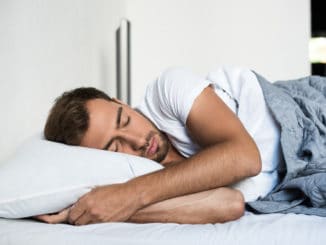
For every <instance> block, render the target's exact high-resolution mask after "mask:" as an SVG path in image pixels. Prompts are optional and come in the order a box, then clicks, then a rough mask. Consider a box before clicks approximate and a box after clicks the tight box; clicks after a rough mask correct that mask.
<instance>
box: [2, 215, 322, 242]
mask: <svg viewBox="0 0 326 245" xmlns="http://www.w3.org/2000/svg"><path fill="white" fill-rule="evenodd" d="M325 227H326V218H322V217H318V216H310V215H303V214H264V215H256V214H253V213H250V212H246V213H245V215H244V216H243V217H242V218H241V219H239V220H237V221H232V222H228V223H224V224H206V225H180V224H174V223H168V224H163V223H152V224H132V223H103V224H92V225H86V226H72V225H67V224H56V225H51V224H45V223H41V222H38V221H35V220H32V219H0V244H1V245H7V244H10V245H18V244H19V245H20V244H24V245H39V244H40V245H41V244H42V245H45V244H50V245H51V244H69V245H75V244H76V245H77V244H78V245H88V244H89V245H95V244H114V245H133V244H135V245H138V244H139V245H145V244H151V245H155V244H171V245H172V244H189V245H190V244H205V245H209V244H223V245H227V244H251V245H254V244H259V245H261V244H264V245H269V244H296V245H299V244H304V245H306V244H314V245H318V244H323V245H324V244H326V232H325Z"/></svg>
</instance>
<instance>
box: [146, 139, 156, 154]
mask: <svg viewBox="0 0 326 245" xmlns="http://www.w3.org/2000/svg"><path fill="white" fill-rule="evenodd" d="M157 146H158V144H157V140H156V139H155V137H154V136H153V137H152V138H151V140H150V142H149V146H148V148H147V151H146V155H147V156H151V155H154V153H156V151H157Z"/></svg>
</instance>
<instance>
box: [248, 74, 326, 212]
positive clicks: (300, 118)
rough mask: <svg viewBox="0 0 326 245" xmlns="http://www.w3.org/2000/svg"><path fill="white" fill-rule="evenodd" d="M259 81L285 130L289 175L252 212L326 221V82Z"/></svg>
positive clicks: (315, 79) (253, 204) (315, 78)
mask: <svg viewBox="0 0 326 245" xmlns="http://www.w3.org/2000/svg"><path fill="white" fill-rule="evenodd" d="M256 76H257V78H258V81H259V83H260V85H261V87H262V90H263V93H264V97H265V100H266V103H267V106H268V107H269V109H270V110H271V113H272V115H273V116H274V118H275V119H276V121H277V122H278V123H279V125H280V128H281V147H282V151H283V156H284V163H285V167H286V172H285V173H284V178H283V179H282V181H281V183H280V184H279V185H277V186H276V187H275V188H274V190H273V191H272V192H271V193H270V194H268V195H267V196H266V197H264V198H259V199H258V200H257V201H254V202H249V203H247V208H248V209H249V210H251V211H254V212H256V213H276V212H279V213H290V212H293V213H303V214H312V215H319V216H326V77H320V76H309V77H305V78H301V79H297V80H290V81H278V82H275V83H270V82H268V81H267V80H266V79H265V78H264V77H262V76H260V75H259V74H256Z"/></svg>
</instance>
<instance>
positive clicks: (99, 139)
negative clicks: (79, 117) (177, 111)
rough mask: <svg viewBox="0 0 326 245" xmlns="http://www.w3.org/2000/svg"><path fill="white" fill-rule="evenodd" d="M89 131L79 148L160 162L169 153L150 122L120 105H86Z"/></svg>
mask: <svg viewBox="0 0 326 245" xmlns="http://www.w3.org/2000/svg"><path fill="white" fill-rule="evenodd" d="M86 107H87V110H88V113H89V127H88V129H87V131H86V133H85V135H84V137H83V138H82V141H81V146H86V147H91V148H96V149H103V150H109V151H116V152H123V153H127V154H131V155H136V156H141V157H146V158H148V159H151V160H154V161H157V162H162V161H163V160H164V158H165V157H166V155H167V153H168V150H169V142H168V139H167V138H166V136H165V135H164V134H163V133H162V132H160V131H159V130H158V129H157V128H156V127H155V125H154V124H152V122H151V121H150V120H149V119H147V118H146V117H144V116H143V115H141V114H140V113H138V112H137V111H135V110H133V109H132V108H130V107H129V106H128V105H126V104H123V103H122V102H121V101H118V100H115V101H114V102H113V101H107V100H104V99H92V100H89V101H88V102H87V103H86Z"/></svg>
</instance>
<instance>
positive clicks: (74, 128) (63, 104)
mask: <svg viewBox="0 0 326 245" xmlns="http://www.w3.org/2000/svg"><path fill="white" fill-rule="evenodd" d="M98 98H101V99H105V100H108V101H112V99H111V97H110V96H109V95H107V94H106V93H104V92H102V91H100V90H98V89H96V88H92V87H81V88H76V89H73V90H70V91H67V92H64V93H63V94H62V95H61V96H59V97H58V98H57V99H56V100H55V103H54V105H53V107H52V109H51V110H50V113H49V116H48V118H47V121H46V124H45V127H44V137H45V138H46V139H47V140H51V141H56V142H60V143H64V144H68V145H80V142H81V140H82V137H83V136H84V134H85V132H86V130H87V129H88V126H89V115H88V111H87V108H86V102H87V101H88V100H91V99H98Z"/></svg>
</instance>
